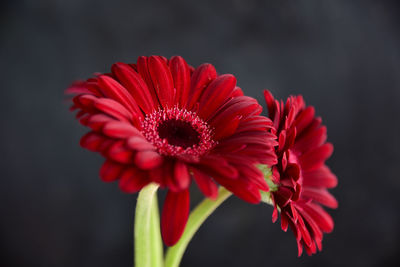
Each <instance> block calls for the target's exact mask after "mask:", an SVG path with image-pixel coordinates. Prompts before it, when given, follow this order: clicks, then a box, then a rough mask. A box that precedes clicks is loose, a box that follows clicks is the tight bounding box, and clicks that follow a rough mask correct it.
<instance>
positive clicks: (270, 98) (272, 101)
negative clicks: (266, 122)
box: [264, 90, 276, 118]
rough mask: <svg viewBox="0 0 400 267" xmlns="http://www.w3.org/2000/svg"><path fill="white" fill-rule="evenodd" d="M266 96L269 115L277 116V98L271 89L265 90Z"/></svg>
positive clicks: (271, 116)
mask: <svg viewBox="0 0 400 267" xmlns="http://www.w3.org/2000/svg"><path fill="white" fill-rule="evenodd" d="M264 98H265V102H266V103H267V108H268V117H270V118H274V116H275V111H276V110H275V99H274V97H273V96H272V94H271V92H270V91H269V90H264Z"/></svg>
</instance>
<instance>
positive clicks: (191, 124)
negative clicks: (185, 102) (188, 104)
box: [142, 107, 216, 156]
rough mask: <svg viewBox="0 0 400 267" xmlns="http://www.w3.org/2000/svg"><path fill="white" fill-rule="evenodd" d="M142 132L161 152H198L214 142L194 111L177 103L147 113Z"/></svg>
mask: <svg viewBox="0 0 400 267" xmlns="http://www.w3.org/2000/svg"><path fill="white" fill-rule="evenodd" d="M142 133H143V135H144V136H145V137H146V139H147V140H148V141H149V142H151V143H152V144H153V145H154V146H155V147H157V150H158V152H159V153H160V154H164V155H169V156H176V155H182V154H186V155H192V156H200V155H203V154H204V153H206V152H208V151H209V150H210V149H211V148H212V147H214V146H215V144H216V142H215V141H213V140H212V138H211V137H212V131H211V129H210V127H209V126H208V124H207V123H206V122H204V121H203V120H202V119H200V118H199V117H198V116H197V115H196V114H195V113H193V112H189V111H187V110H185V109H179V108H176V107H175V108H172V109H164V110H159V111H155V112H153V113H152V114H149V115H147V116H146V118H145V119H144V121H143V122H142Z"/></svg>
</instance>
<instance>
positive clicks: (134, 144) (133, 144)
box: [126, 136, 156, 151]
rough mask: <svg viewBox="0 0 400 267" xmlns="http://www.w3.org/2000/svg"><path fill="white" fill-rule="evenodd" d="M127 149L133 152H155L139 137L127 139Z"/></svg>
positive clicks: (149, 144) (153, 148)
mask: <svg viewBox="0 0 400 267" xmlns="http://www.w3.org/2000/svg"><path fill="white" fill-rule="evenodd" d="M126 145H127V147H129V148H131V149H133V150H139V151H142V150H152V151H155V150H156V148H155V147H154V146H153V145H152V144H151V143H149V142H148V141H147V140H146V139H145V138H142V137H140V136H134V137H131V138H129V139H128V141H127V142H126Z"/></svg>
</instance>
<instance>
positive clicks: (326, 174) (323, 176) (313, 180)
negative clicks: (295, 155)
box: [303, 165, 337, 188]
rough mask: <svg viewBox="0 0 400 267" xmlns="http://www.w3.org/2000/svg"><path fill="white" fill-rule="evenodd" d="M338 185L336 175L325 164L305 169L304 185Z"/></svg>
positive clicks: (326, 186)
mask: <svg viewBox="0 0 400 267" xmlns="http://www.w3.org/2000/svg"><path fill="white" fill-rule="evenodd" d="M336 185H337V178H336V176H335V175H334V174H333V173H332V172H331V170H330V169H329V168H328V167H327V166H325V165H323V166H322V167H321V168H319V169H316V170H312V171H303V186H312V187H324V188H333V187H335V186H336Z"/></svg>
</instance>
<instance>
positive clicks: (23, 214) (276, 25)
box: [0, 0, 400, 267]
mask: <svg viewBox="0 0 400 267" xmlns="http://www.w3.org/2000/svg"><path fill="white" fill-rule="evenodd" d="M0 5H1V6H0V9H1V11H0V15H1V17H0V22H1V23H0V36H1V37H0V38H1V42H0V59H1V64H0V71H1V73H2V74H1V78H0V87H1V90H0V99H1V105H0V111H1V113H0V114H1V122H2V125H1V131H0V146H1V155H2V156H1V161H0V171H1V185H0V203H1V204H0V205H1V216H2V217H1V220H0V238H1V239H0V251H1V258H2V266H97V267H99V266H131V265H132V257H133V255H132V254H133V252H132V250H133V244H132V222H133V209H134V205H135V198H136V196H135V195H133V196H132V195H125V194H122V193H120V192H119V189H118V187H117V185H116V184H112V185H109V184H105V183H102V182H100V181H99V179H98V169H99V167H100V164H101V162H102V159H101V157H100V156H98V155H94V154H93V153H91V152H88V151H85V150H83V149H81V148H80V147H79V145H78V141H79V138H80V136H81V135H82V134H83V133H85V131H86V129H84V128H83V127H81V126H79V125H78V123H76V121H74V118H73V115H72V114H70V113H69V112H68V105H67V104H66V103H65V101H64V96H63V90H64V89H65V88H66V87H67V86H68V85H69V84H70V83H71V82H72V81H73V80H76V79H84V78H87V77H89V76H90V75H91V74H92V73H94V72H106V71H108V70H109V68H110V66H111V64H112V63H114V62H116V61H123V62H134V61H136V58H137V57H138V56H140V55H152V54H160V55H164V56H167V57H170V56H172V55H176V54H179V55H182V56H183V57H184V58H185V59H186V60H187V61H188V62H189V63H190V64H192V65H194V66H198V65H199V64H201V63H203V62H210V63H213V64H214V65H215V66H216V68H217V70H218V71H219V72H220V73H233V74H235V75H236V76H237V78H238V84H239V86H241V87H242V88H243V89H244V91H245V92H246V93H247V94H248V95H251V96H253V97H256V98H257V99H258V100H259V101H260V102H262V103H263V99H262V89H264V88H268V89H270V90H271V91H272V92H273V93H274V94H275V96H277V97H280V98H286V97H287V96H288V95H289V94H303V95H304V97H305V99H306V102H307V103H308V104H311V105H314V106H315V107H316V110H317V114H318V115H320V116H321V117H322V118H323V121H324V123H325V124H326V125H327V127H328V134H329V138H328V140H329V141H330V142H332V143H333V144H334V145H335V153H334V155H333V157H332V158H331V159H330V160H329V161H328V165H329V166H330V167H331V168H332V170H333V171H334V172H335V173H336V174H337V176H338V178H339V186H338V187H337V188H336V189H334V190H333V191H332V192H333V194H334V195H335V196H336V197H337V198H338V200H339V209H338V210H335V211H332V212H331V214H332V215H333V217H334V219H335V223H336V227H335V230H334V232H333V233H332V234H330V235H326V236H325V239H324V243H323V245H324V249H323V251H322V252H321V253H319V254H317V255H315V256H313V257H308V256H303V257H302V258H300V259H298V258H297V257H296V255H297V249H296V242H295V239H294V237H293V235H292V233H284V232H282V231H281V230H280V226H279V224H272V223H271V213H272V208H271V207H266V206H264V205H257V206H254V205H249V204H246V203H244V202H242V201H240V200H238V199H237V198H232V199H230V200H229V201H228V202H226V203H225V204H224V205H223V206H222V207H221V208H220V209H219V210H217V212H216V213H215V214H214V215H213V216H212V217H211V218H210V219H209V220H208V221H207V222H206V224H205V225H204V226H203V227H202V228H201V229H200V231H199V232H198V234H197V235H196V236H195V238H194V240H193V242H192V243H191V244H190V246H189V249H188V251H187V254H186V255H185V257H184V260H183V264H182V266H191V267H196V266H232V267H233V266H240V267H242V266H338V265H340V266H365V267H367V266H385V265H387V266H390V265H393V266H394V265H396V262H397V263H399V262H400V258H399V257H400V256H399V255H400V254H399V253H400V232H399V225H400V214H399V207H398V206H399V205H398V204H399V202H400V194H399V193H398V192H399V191H400V179H399V174H398V173H399V172H398V168H399V167H398V166H399V165H398V162H399V161H400V154H399V148H400V146H399V136H400V131H399V129H400V127H399V115H400V75H399V74H400V64H399V62H400V49H399V48H400V36H399V26H400V24H399V22H400V21H399V18H400V16H399V15H400V14H399V11H400V5H399V3H398V1H317V0H314V1H264V0H263V1H261V0H259V1H249V0H236V1H228V0H224V1H194V0H193V1H187V0H186V1H183V0H182V1H132V0H125V1H94V0H88V1H77V0H73V1H59V0H58V1H55V0H54V1H53V0H41V1H11V0H9V1H2V2H1V4H0ZM263 105H264V103H263ZM161 195H163V193H161ZM200 199H201V195H200V193H198V191H197V190H194V194H193V198H192V204H195V203H197V202H198V201H199V200H200Z"/></svg>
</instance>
